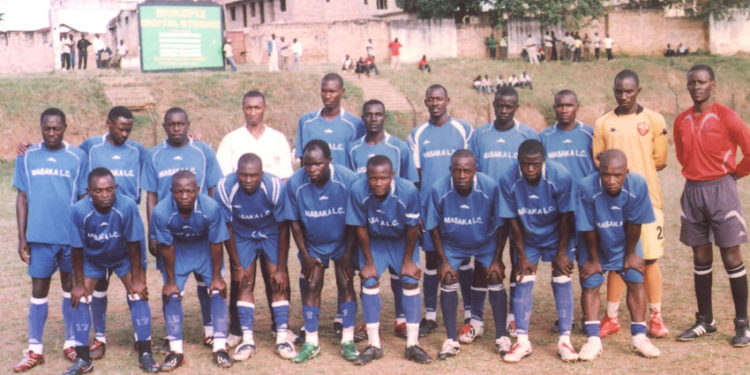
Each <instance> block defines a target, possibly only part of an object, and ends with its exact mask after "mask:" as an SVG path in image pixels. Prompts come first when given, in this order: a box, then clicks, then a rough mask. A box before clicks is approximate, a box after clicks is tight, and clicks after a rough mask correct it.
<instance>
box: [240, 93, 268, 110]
mask: <svg viewBox="0 0 750 375" xmlns="http://www.w3.org/2000/svg"><path fill="white" fill-rule="evenodd" d="M247 98H261V99H263V104H266V96H265V95H263V93H262V92H260V91H258V90H250V91H248V92H246V93H245V95H244V96H243V97H242V105H243V106H244V105H245V100H246V99H247Z"/></svg>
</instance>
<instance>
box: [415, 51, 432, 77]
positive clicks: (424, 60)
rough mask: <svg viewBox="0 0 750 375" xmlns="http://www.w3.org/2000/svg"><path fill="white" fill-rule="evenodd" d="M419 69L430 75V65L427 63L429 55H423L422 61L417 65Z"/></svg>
mask: <svg viewBox="0 0 750 375" xmlns="http://www.w3.org/2000/svg"><path fill="white" fill-rule="evenodd" d="M417 68H418V69H419V70H420V71H425V70H426V71H427V73H430V71H431V69H430V63H429V62H427V55H422V60H419V63H418V64H417Z"/></svg>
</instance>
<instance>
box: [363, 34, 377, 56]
mask: <svg viewBox="0 0 750 375" xmlns="http://www.w3.org/2000/svg"><path fill="white" fill-rule="evenodd" d="M365 52H367V56H372V57H375V43H373V42H372V39H370V38H368V39H367V44H365Z"/></svg>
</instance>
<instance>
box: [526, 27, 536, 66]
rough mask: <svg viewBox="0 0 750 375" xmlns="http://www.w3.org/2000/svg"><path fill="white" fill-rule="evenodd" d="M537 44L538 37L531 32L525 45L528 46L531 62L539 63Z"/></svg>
mask: <svg viewBox="0 0 750 375" xmlns="http://www.w3.org/2000/svg"><path fill="white" fill-rule="evenodd" d="M536 44H537V43H536V38H534V37H533V36H531V34H529V37H528V38H526V43H524V47H526V53H527V54H528V55H529V63H531V64H539V58H538V57H537V46H536Z"/></svg>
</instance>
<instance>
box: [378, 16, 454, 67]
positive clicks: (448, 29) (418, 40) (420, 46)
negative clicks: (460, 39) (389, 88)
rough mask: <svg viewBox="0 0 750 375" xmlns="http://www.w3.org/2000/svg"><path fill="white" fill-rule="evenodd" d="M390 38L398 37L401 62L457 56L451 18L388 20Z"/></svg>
mask: <svg viewBox="0 0 750 375" xmlns="http://www.w3.org/2000/svg"><path fill="white" fill-rule="evenodd" d="M389 25H390V29H391V40H393V39H394V38H398V41H399V43H401V44H402V45H403V47H402V48H401V62H417V61H419V59H421V58H422V55H427V58H428V59H437V58H448V57H456V56H457V53H458V51H457V40H456V24H455V23H454V22H453V20H452V19H442V20H416V21H414V20H393V21H390V24H389Z"/></svg>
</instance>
